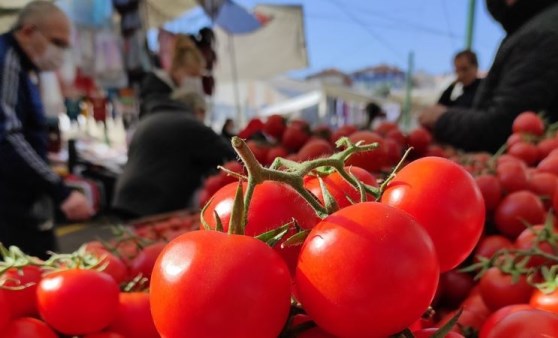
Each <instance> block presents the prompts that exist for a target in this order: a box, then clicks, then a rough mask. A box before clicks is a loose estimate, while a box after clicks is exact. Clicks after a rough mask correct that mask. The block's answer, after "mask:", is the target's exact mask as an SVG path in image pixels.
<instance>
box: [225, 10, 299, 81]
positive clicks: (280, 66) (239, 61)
mask: <svg viewBox="0 0 558 338" xmlns="http://www.w3.org/2000/svg"><path fill="white" fill-rule="evenodd" d="M254 11H255V12H256V13H258V14H260V15H264V16H266V17H268V18H269V19H270V20H269V21H268V22H267V23H266V24H265V25H264V26H263V27H262V28H260V29H258V30H256V31H255V32H253V33H249V34H242V35H234V36H233V35H228V34H227V33H226V32H224V31H223V30H221V29H219V28H218V27H217V29H216V30H215V31H216V36H217V43H218V46H217V55H218V57H219V60H218V63H217V66H216V68H215V78H216V79H217V81H224V82H227V81H238V80H248V79H268V78H271V77H274V76H276V75H278V74H281V73H284V72H287V71H290V70H295V69H301V68H305V67H307V66H308V56H307V50H306V39H305V33H304V23H303V13H302V7H301V6H297V5H293V6H284V5H258V6H256V7H255V8H254ZM235 71H236V74H235Z"/></svg>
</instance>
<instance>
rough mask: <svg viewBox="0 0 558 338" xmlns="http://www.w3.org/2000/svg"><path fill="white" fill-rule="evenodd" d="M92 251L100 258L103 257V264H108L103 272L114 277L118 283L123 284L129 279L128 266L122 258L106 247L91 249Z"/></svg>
mask: <svg viewBox="0 0 558 338" xmlns="http://www.w3.org/2000/svg"><path fill="white" fill-rule="evenodd" d="M90 252H91V253H92V254H94V255H95V256H97V257H99V258H103V261H102V263H101V265H106V267H105V268H104V270H103V272H104V273H106V274H108V275H109V276H111V277H112V278H114V281H115V282H116V283H117V284H121V283H123V282H125V281H126V280H127V279H128V268H127V267H126V264H124V262H123V261H122V260H121V259H120V258H118V257H116V256H115V255H113V254H112V253H110V252H109V251H107V250H104V249H97V250H95V251H93V250H91V251H90Z"/></svg>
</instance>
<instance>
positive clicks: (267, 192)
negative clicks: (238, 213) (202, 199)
mask: <svg viewBox="0 0 558 338" xmlns="http://www.w3.org/2000/svg"><path fill="white" fill-rule="evenodd" d="M237 186H238V183H232V184H229V185H227V186H225V187H223V188H222V189H220V190H219V191H218V192H217V193H216V194H215V195H214V196H213V201H212V202H211V204H210V205H209V206H208V207H207V209H206V210H205V212H204V214H203V217H204V219H205V220H206V222H207V223H208V224H209V226H210V227H211V228H212V229H215V227H216V224H217V222H216V219H215V216H214V214H215V212H217V214H218V215H219V218H220V219H221V221H222V223H223V228H224V230H225V231H228V229H229V221H230V217H231V212H232V206H233V202H234V196H235V192H236V189H237ZM246 186H247V185H246V183H244V191H246ZM293 218H294V219H295V220H296V221H297V223H298V225H299V226H300V227H302V228H303V229H311V228H312V227H313V226H314V225H316V223H318V221H319V218H318V216H316V213H315V212H314V210H313V209H312V207H310V205H308V203H307V202H306V201H305V200H304V199H303V198H302V197H300V195H298V193H297V192H296V191H294V189H292V188H291V187H289V186H287V185H284V184H281V183H277V182H272V181H266V182H264V183H262V184H259V185H257V186H256V188H255V189H254V194H253V196H252V201H251V203H250V208H249V209H248V216H247V224H246V229H245V233H246V235H248V236H257V235H259V234H262V233H264V232H266V231H269V230H272V229H276V228H278V227H280V226H282V225H284V224H287V223H289V222H291V221H292V220H293ZM293 234H294V233H291V232H289V233H287V234H286V235H285V236H284V237H283V238H284V240H286V239H287V238H288V237H289V236H290V235H293ZM284 240H283V241H284ZM283 241H281V242H280V243H278V244H277V245H276V246H275V248H276V250H277V251H278V252H279V253H280V254H281V256H282V257H283V258H284V259H285V261H286V262H287V264H288V265H289V268H290V269H291V271H292V272H294V269H295V266H296V261H297V259H298V253H299V251H300V246H291V247H286V248H281V247H280V244H281V243H282V242H283Z"/></svg>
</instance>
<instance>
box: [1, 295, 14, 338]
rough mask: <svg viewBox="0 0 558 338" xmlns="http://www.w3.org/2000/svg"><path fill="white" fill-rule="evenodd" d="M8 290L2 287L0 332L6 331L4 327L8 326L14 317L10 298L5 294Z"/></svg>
mask: <svg viewBox="0 0 558 338" xmlns="http://www.w3.org/2000/svg"><path fill="white" fill-rule="evenodd" d="M6 292H7V291H5V290H2V289H0V332H3V331H4V328H5V327H6V326H8V323H9V322H10V320H11V319H12V310H11V307H10V304H8V300H7V299H6V296H4V294H5V293H6Z"/></svg>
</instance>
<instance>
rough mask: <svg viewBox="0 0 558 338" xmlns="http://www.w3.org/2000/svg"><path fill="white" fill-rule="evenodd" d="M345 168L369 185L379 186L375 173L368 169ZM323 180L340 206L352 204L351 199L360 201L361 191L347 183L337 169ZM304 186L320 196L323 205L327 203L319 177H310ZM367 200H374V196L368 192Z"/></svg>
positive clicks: (356, 201) (355, 201)
mask: <svg viewBox="0 0 558 338" xmlns="http://www.w3.org/2000/svg"><path fill="white" fill-rule="evenodd" d="M345 170H346V171H348V172H349V173H350V174H352V175H353V176H354V177H355V178H356V179H358V180H359V181H361V182H363V183H365V184H367V185H370V186H373V187H377V186H378V183H377V182H376V178H375V177H374V175H372V174H371V173H370V172H368V171H367V170H364V169H362V168H359V167H345ZM322 180H323V182H324V184H325V185H326V187H327V190H328V191H329V193H330V194H331V196H332V197H333V198H334V199H335V201H336V202H337V206H338V207H339V208H344V207H346V206H349V205H351V202H350V201H353V202H354V203H358V202H360V193H359V192H358V191H357V190H356V189H355V188H354V187H353V186H352V185H350V184H349V183H347V181H345V180H344V179H343V177H342V176H341V175H340V174H339V173H338V172H337V171H336V172H334V173H332V174H329V175H327V176H325V177H322ZM304 187H305V188H306V189H308V190H310V192H311V193H312V194H314V196H316V197H317V198H318V200H319V201H320V202H321V203H322V205H323V204H324V203H325V202H324V196H323V194H322V189H321V187H320V181H319V179H318V178H317V177H308V178H307V179H306V180H305V182H304ZM367 200H368V201H373V200H374V196H372V195H370V194H367Z"/></svg>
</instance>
